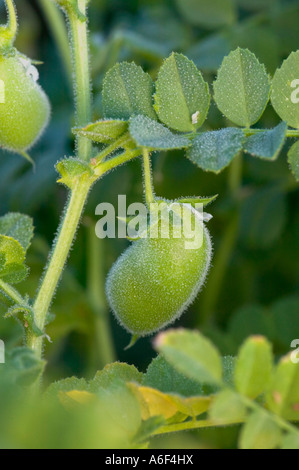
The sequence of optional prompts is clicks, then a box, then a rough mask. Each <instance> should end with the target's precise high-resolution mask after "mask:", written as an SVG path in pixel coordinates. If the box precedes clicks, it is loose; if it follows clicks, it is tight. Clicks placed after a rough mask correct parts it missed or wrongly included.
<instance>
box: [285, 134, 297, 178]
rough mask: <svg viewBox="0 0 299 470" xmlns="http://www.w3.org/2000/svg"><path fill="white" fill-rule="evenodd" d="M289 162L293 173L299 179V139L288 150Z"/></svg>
mask: <svg viewBox="0 0 299 470" xmlns="http://www.w3.org/2000/svg"><path fill="white" fill-rule="evenodd" d="M288 162H289V164H290V167H291V170H292V173H293V175H294V176H295V178H296V180H297V181H299V141H297V142H296V143H295V144H294V145H293V146H292V147H291V148H290V150H289V152H288Z"/></svg>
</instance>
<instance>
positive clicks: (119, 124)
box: [73, 119, 128, 144]
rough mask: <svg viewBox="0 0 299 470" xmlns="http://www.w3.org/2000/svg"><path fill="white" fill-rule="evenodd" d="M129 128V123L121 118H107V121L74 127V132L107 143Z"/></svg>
mask: <svg viewBox="0 0 299 470" xmlns="http://www.w3.org/2000/svg"><path fill="white" fill-rule="evenodd" d="M127 129H128V123H127V122H126V121H122V120H120V119H114V120H112V119H107V120H106V121H97V122H93V123H92V124H88V126H86V127H83V128H82V129H80V128H74V129H73V133H74V134H76V135H79V136H81V137H86V138H87V139H90V140H92V141H93V142H97V143H103V144H107V143H109V142H111V141H113V140H115V139H117V138H118V137H121V136H122V135H123V134H124V133H125V132H126V131H127Z"/></svg>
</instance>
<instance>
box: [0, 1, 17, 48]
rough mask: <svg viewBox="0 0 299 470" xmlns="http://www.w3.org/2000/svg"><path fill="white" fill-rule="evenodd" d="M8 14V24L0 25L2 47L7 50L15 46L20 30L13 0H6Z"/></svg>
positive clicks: (0, 46)
mask: <svg viewBox="0 0 299 470" xmlns="http://www.w3.org/2000/svg"><path fill="white" fill-rule="evenodd" d="M5 6H6V10H7V14H8V21H7V25H5V26H0V33H1V34H0V49H1V50H2V51H4V52H5V51H6V50H7V49H10V48H11V47H12V46H13V43H14V40H15V37H16V35H17V32H18V21H17V12H16V8H15V5H14V2H13V0H5Z"/></svg>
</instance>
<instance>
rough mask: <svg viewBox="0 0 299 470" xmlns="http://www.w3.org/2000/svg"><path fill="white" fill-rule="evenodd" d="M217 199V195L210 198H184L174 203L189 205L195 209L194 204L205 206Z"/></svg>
mask: <svg viewBox="0 0 299 470" xmlns="http://www.w3.org/2000/svg"><path fill="white" fill-rule="evenodd" d="M217 197H218V194H215V195H214V196H210V197H196V196H194V197H190V198H189V197H187V198H186V197H184V198H180V199H175V202H178V203H180V204H191V205H192V206H193V207H196V204H202V205H203V206H207V205H208V204H211V202H214V201H215V200H216V199H217Z"/></svg>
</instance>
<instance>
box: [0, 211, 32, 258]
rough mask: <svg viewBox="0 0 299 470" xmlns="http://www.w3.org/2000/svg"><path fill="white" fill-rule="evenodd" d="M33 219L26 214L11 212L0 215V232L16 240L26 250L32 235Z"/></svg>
mask: <svg viewBox="0 0 299 470" xmlns="http://www.w3.org/2000/svg"><path fill="white" fill-rule="evenodd" d="M33 230H34V228H33V221H32V219H31V217H29V216H28V215H23V214H18V213H14V212H11V213H9V214H6V215H4V216H3V217H0V234H1V235H6V236H8V237H11V238H14V239H15V240H17V241H18V242H19V243H20V245H21V246H22V247H23V249H24V251H25V252H26V251H27V250H28V248H29V246H30V243H31V240H32V237H33Z"/></svg>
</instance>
